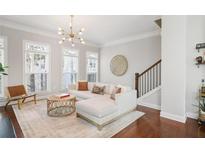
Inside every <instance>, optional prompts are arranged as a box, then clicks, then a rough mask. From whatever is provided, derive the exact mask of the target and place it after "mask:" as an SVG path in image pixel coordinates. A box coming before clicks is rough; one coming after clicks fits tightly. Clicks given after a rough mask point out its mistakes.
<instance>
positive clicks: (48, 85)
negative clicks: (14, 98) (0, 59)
mask: <svg viewBox="0 0 205 154" xmlns="http://www.w3.org/2000/svg"><path fill="white" fill-rule="evenodd" d="M29 42H30V43H34V44H40V45H45V46H48V53H47V54H48V65H49V66H48V67H49V68H48V70H49V72H48V78H47V80H48V81H47V90H46V91H36V92H35V93H37V94H40V95H41V94H42V95H43V94H47V93H49V92H51V77H52V76H51V75H52V72H51V71H52V70H51V58H52V57H51V55H52V53H51V52H52V51H51V47H50V44H48V43H41V42H37V41H30V40H23V42H22V45H23V48H22V49H23V72H22V73H23V84H24V85H25V88H27V86H26V79H25V76H26V73H25V60H26V59H25V53H26V49H25V43H29Z"/></svg>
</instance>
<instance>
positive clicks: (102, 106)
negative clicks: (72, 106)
mask: <svg viewBox="0 0 205 154" xmlns="http://www.w3.org/2000/svg"><path fill="white" fill-rule="evenodd" d="M76 108H77V112H78V111H82V112H85V113H87V114H89V115H92V116H95V117H97V118H102V117H105V116H107V115H109V114H113V113H115V112H117V109H118V108H117V105H116V104H115V102H114V101H113V100H112V99H110V98H109V97H106V96H105V97H98V98H92V99H87V100H82V101H79V102H76Z"/></svg>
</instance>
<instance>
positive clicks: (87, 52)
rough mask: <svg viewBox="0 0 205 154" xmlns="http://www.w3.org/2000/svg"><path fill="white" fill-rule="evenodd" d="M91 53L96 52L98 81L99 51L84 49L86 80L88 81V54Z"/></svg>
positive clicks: (97, 75)
mask: <svg viewBox="0 0 205 154" xmlns="http://www.w3.org/2000/svg"><path fill="white" fill-rule="evenodd" d="M89 53H93V54H97V58H95V59H97V72H96V81H95V82H99V52H94V51H86V80H87V81H88V54H89Z"/></svg>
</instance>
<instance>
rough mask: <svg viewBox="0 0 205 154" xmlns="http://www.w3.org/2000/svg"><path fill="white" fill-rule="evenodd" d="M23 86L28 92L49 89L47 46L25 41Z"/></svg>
mask: <svg viewBox="0 0 205 154" xmlns="http://www.w3.org/2000/svg"><path fill="white" fill-rule="evenodd" d="M24 50H25V55H24V56H25V65H24V66H25V67H24V68H25V76H24V77H25V84H26V88H27V90H28V91H29V92H40V91H47V90H48V89H49V87H48V86H49V78H48V77H49V46H48V45H43V44H38V43H34V42H29V41H25V42H24Z"/></svg>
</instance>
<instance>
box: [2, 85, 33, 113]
mask: <svg viewBox="0 0 205 154" xmlns="http://www.w3.org/2000/svg"><path fill="white" fill-rule="evenodd" d="M7 90H8V95H9V96H8V97H9V98H8V102H7V103H6V106H5V110H6V108H7V106H8V105H9V103H10V102H13V101H17V102H18V108H19V110H20V109H21V105H22V104H23V103H24V102H25V100H26V99H27V98H30V97H33V101H34V103H35V104H36V94H32V95H28V94H27V93H26V90H25V87H24V85H17V86H10V87H7Z"/></svg>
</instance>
